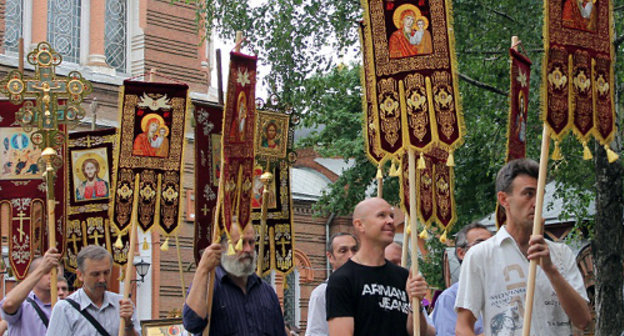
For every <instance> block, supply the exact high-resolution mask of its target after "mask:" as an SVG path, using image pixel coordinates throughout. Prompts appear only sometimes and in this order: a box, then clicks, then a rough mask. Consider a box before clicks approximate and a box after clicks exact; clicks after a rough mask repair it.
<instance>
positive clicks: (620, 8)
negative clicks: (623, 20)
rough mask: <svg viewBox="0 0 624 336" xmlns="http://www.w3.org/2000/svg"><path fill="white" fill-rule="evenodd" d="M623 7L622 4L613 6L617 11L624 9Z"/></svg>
mask: <svg viewBox="0 0 624 336" xmlns="http://www.w3.org/2000/svg"><path fill="white" fill-rule="evenodd" d="M623 9H624V5H621V6H616V7H615V8H613V11H614V12H617V11H620V10H623Z"/></svg>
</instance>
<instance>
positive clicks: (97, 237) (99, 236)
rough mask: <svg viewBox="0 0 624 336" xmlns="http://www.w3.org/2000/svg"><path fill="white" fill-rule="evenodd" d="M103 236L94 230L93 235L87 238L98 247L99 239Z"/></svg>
mask: <svg viewBox="0 0 624 336" xmlns="http://www.w3.org/2000/svg"><path fill="white" fill-rule="evenodd" d="M103 237H104V236H103V235H101V234H100V232H99V231H98V230H94V231H93V234H92V235H90V236H89V238H91V239H95V245H97V246H100V240H99V239H100V238H103Z"/></svg>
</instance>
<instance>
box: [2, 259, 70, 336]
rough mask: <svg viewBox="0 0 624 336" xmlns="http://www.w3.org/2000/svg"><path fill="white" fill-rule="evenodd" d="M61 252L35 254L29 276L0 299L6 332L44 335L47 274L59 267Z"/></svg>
mask: <svg viewBox="0 0 624 336" xmlns="http://www.w3.org/2000/svg"><path fill="white" fill-rule="evenodd" d="M60 257H61V255H60V254H59V253H57V251H56V249H55V248H51V249H49V250H48V251H46V253H45V254H44V255H43V257H36V258H35V259H33V261H32V262H31V264H30V267H29V268H28V276H27V277H26V279H24V280H23V281H22V282H20V283H19V284H18V285H17V286H15V288H13V289H12V290H11V291H10V292H9V293H8V294H7V295H6V297H5V298H4V299H3V300H2V301H0V306H1V307H2V309H1V311H0V313H1V314H2V319H3V320H5V321H6V322H7V323H8V324H9V328H10V331H9V335H10V336H14V335H16V336H17V335H26V336H28V335H43V334H45V332H46V329H47V328H48V321H49V319H50V311H51V310H52V305H51V303H50V302H51V296H50V295H51V294H50V273H51V272H52V269H53V268H54V267H58V265H59V258H60Z"/></svg>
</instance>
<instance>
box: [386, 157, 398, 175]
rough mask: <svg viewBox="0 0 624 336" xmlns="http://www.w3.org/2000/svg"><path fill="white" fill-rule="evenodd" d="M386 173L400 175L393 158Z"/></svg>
mask: <svg viewBox="0 0 624 336" xmlns="http://www.w3.org/2000/svg"><path fill="white" fill-rule="evenodd" d="M388 175H390V176H392V177H398V176H401V173H399V169H398V168H397V166H396V164H395V162H394V160H392V164H391V165H390V171H389V172H388Z"/></svg>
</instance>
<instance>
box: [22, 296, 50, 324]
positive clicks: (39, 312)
mask: <svg viewBox="0 0 624 336" xmlns="http://www.w3.org/2000/svg"><path fill="white" fill-rule="evenodd" d="M26 301H28V303H30V304H31V305H32V306H33V308H35V311H36V312H37V315H39V318H40V319H41V322H43V325H45V327H46V329H47V328H48V323H50V320H48V317H47V316H46V314H45V313H44V312H43V310H41V307H39V305H38V304H37V302H35V300H33V299H31V298H29V297H27V298H26Z"/></svg>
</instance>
